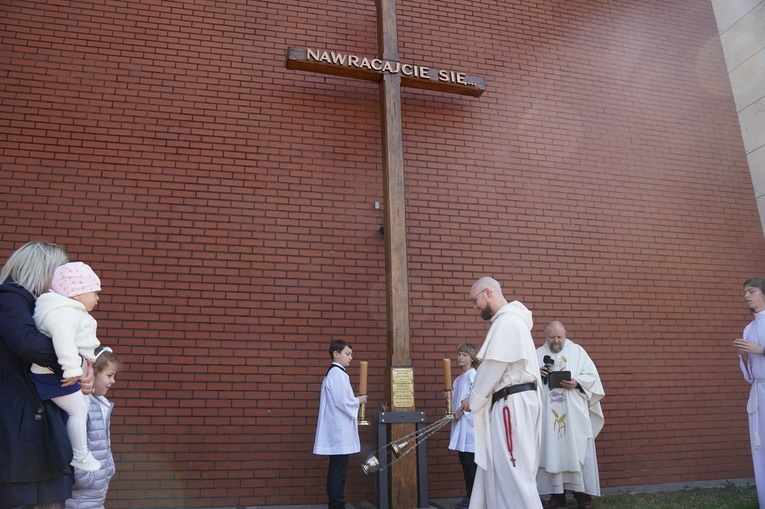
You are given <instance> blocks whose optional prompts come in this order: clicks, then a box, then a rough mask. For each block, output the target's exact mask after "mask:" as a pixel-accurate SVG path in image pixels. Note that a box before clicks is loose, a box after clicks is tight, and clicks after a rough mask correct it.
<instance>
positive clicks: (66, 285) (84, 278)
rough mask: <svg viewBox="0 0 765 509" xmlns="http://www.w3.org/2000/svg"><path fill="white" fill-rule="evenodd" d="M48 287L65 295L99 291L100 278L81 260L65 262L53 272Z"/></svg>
mask: <svg viewBox="0 0 765 509" xmlns="http://www.w3.org/2000/svg"><path fill="white" fill-rule="evenodd" d="M50 289H51V290H53V291H54V292H56V293H58V294H60V295H64V296H65V297H74V296H76V295H82V294H83V293H90V292H100V291H101V280H100V279H98V276H96V273H95V272H93V269H91V268H90V267H89V266H88V265H85V264H84V263H82V262H71V263H65V264H64V265H62V266H60V267H59V268H57V269H56V272H54V273H53V281H51V283H50Z"/></svg>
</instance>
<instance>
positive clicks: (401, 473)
mask: <svg viewBox="0 0 765 509" xmlns="http://www.w3.org/2000/svg"><path fill="white" fill-rule="evenodd" d="M376 3H377V20H378V22H377V48H378V57H379V58H380V59H381V60H386V61H393V62H398V61H399V55H398V33H397V28H396V26H397V24H396V1H395V0H376ZM380 99H381V100H380V117H381V119H382V145H383V146H382V155H383V199H384V203H385V210H384V215H385V266H386V270H385V279H386V285H385V292H386V299H385V300H386V303H387V307H388V313H387V324H388V332H387V341H388V356H389V367H390V368H391V369H392V368H397V367H409V366H411V364H412V359H411V355H410V344H409V283H408V279H407V259H406V218H405V205H406V199H405V195H404V140H403V134H402V127H401V76H400V75H399V74H384V75H383V77H382V79H381V80H380ZM386 381H387V385H388V387H387V388H386V395H388V396H390V395H391V394H392V387H391V383H392V382H391V376H390V373H386ZM389 401H391V403H392V404H393V398H392V397H390V398H389ZM393 410H396V411H401V410H414V408H393ZM413 428H414V426H413V425H412V424H404V423H401V424H393V425H391V438H392V439H393V441H398V439H399V438H401V437H403V436H406V435H407V434H409V433H411V430H412V429H413ZM423 447H424V445H423ZM382 475H385V474H382ZM391 486H393V487H394V489H393V490H391V509H409V508H412V507H417V506H418V505H419V504H418V503H417V465H416V456H415V455H408V456H405V457H403V458H402V459H401V461H398V462H396V463H395V464H394V465H392V467H391Z"/></svg>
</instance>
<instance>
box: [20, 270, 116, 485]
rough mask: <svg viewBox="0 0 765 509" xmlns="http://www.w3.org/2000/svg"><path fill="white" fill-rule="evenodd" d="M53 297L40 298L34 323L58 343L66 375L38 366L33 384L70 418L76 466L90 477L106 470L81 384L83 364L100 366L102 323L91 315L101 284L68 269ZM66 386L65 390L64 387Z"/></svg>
mask: <svg viewBox="0 0 765 509" xmlns="http://www.w3.org/2000/svg"><path fill="white" fill-rule="evenodd" d="M50 287H51V291H49V292H46V293H44V294H42V295H40V297H38V298H37V302H36V304H35V313H34V319H35V324H36V325H37V328H38V329H39V330H40V332H42V333H44V334H46V335H48V336H50V337H51V339H52V340H53V347H54V348H55V349H56V356H57V357H58V363H59V364H61V368H62V369H63V371H64V373H63V379H64V382H63V384H62V382H61V378H62V377H61V376H60V373H54V372H53V371H52V370H51V369H49V368H46V367H44V366H39V365H37V364H33V365H32V381H33V382H34V384H35V386H36V387H37V392H38V393H39V395H40V398H41V399H50V400H52V401H53V402H54V403H55V404H56V405H58V406H59V407H60V408H61V409H63V410H64V411H66V412H67V413H68V414H69V419H68V420H67V422H66V430H67V433H68V435H69V440H70V441H71V442H72V452H73V456H74V459H72V465H73V466H75V467H76V468H79V469H80V470H84V471H86V472H96V471H98V470H99V469H100V468H101V463H99V462H98V461H97V460H96V459H95V458H94V457H93V455H92V454H91V453H90V450H89V449H88V438H87V437H88V431H87V421H88V407H89V404H88V400H87V396H85V395H84V394H82V392H80V384H79V383H78V382H77V381H78V380H79V378H80V377H81V376H82V375H83V369H82V359H87V360H89V361H94V360H95V358H96V356H95V353H94V350H95V349H96V348H97V347H98V346H99V345H100V343H99V341H98V338H97V337H96V325H97V324H96V320H95V318H93V317H92V316H90V311H92V310H93V308H95V307H96V304H98V292H100V291H101V280H100V279H98V276H97V275H96V273H95V272H93V269H91V268H90V267H89V266H88V265H86V264H84V263H82V262H72V263H65V264H64V265H62V266H60V267H59V268H57V269H56V272H55V273H54V274H53V280H52V281H51V285H50ZM62 385H65V387H62Z"/></svg>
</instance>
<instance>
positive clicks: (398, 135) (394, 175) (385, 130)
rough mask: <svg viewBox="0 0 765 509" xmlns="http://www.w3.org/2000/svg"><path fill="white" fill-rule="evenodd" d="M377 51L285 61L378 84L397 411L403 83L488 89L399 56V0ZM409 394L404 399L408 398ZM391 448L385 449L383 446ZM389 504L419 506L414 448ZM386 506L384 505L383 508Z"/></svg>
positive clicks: (396, 432) (402, 349) (474, 91)
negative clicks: (371, 55)
mask: <svg viewBox="0 0 765 509" xmlns="http://www.w3.org/2000/svg"><path fill="white" fill-rule="evenodd" d="M376 5H377V42H378V58H372V59H370V58H366V57H360V56H358V55H353V54H348V53H342V52H337V51H327V50H321V49H314V48H289V49H288V50H287V68H288V69H295V70H302V71H311V72H317V73H322V74H329V75H333V76H343V77H347V78H353V79H360V80H365V81H371V82H375V83H379V84H380V98H381V101H380V107H381V118H382V144H383V146H382V154H383V203H384V204H385V206H384V207H383V214H384V221H385V222H384V225H385V228H384V232H385V266H386V271H385V274H386V285H385V286H386V305H387V324H388V335H387V343H388V362H389V366H388V372H387V373H386V399H387V401H389V402H390V403H391V409H392V410H396V411H405V410H414V401H413V396H412V398H411V403H407V405H411V406H407V407H404V408H402V407H398V408H397V407H396V398H394V397H392V388H391V384H392V382H391V370H394V369H401V368H410V369H411V365H412V360H411V356H410V343H409V286H408V282H407V256H406V225H405V215H404V207H405V198H404V149H403V145H404V143H403V135H402V128H401V86H402V85H404V86H408V87H414V88H420V89H425V90H435V91H440V92H445V93H453V94H460V95H467V96H471V97H480V95H481V94H482V93H483V92H484V91H485V90H486V85H485V83H484V80H483V78H480V77H476V76H470V75H468V74H467V73H464V72H458V71H454V70H449V69H434V68H431V67H426V66H423V65H415V64H410V63H402V62H400V59H399V55H398V33H397V28H396V0H376ZM406 399H407V398H404V400H406ZM391 428H392V429H391V438H392V439H393V440H394V441H396V440H397V439H398V438H400V437H403V436H406V435H408V434H410V433H411V430H412V429H414V425H411V424H396V425H392V427H391ZM382 454H385V451H383V452H382ZM391 467H392V468H391V477H392V479H391V485H392V486H393V487H394V489H393V490H392V497H391V509H410V508H412V507H417V505H418V504H417V475H416V464H415V457H414V455H409V458H408V461H407V458H402V461H397V462H396V463H395V464H394V465H392V466H391ZM381 509H382V508H381Z"/></svg>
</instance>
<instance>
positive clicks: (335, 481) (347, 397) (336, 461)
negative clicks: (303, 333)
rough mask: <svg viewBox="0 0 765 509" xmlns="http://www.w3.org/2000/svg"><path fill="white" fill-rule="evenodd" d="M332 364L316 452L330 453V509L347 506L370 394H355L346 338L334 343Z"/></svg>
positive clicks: (323, 397)
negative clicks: (361, 419)
mask: <svg viewBox="0 0 765 509" xmlns="http://www.w3.org/2000/svg"><path fill="white" fill-rule="evenodd" d="M329 355H330V357H331V358H332V365H331V366H330V367H329V370H327V375H326V376H325V377H324V381H323V382H322V384H321V399H320V402H319V420H318V422H317V424H316V440H315V442H314V446H313V453H314V454H320V455H326V456H329V468H328V470H327V497H328V498H329V504H328V507H329V509H345V495H344V490H345V478H346V476H347V474H348V458H349V456H350V455H351V454H354V453H357V452H359V451H360V450H361V444H360V442H359V427H358V422H357V416H358V412H359V406H360V405H361V404H362V403H366V402H367V396H366V394H363V395H361V396H358V397H356V396H354V394H353V389H352V388H351V382H350V378H349V377H348V373H346V368H348V366H349V365H350V364H351V360H353V350H352V349H351V346H350V345H349V344H348V343H347V342H346V341H343V340H340V339H335V340H333V341H332V342H331V343H330V346H329Z"/></svg>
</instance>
